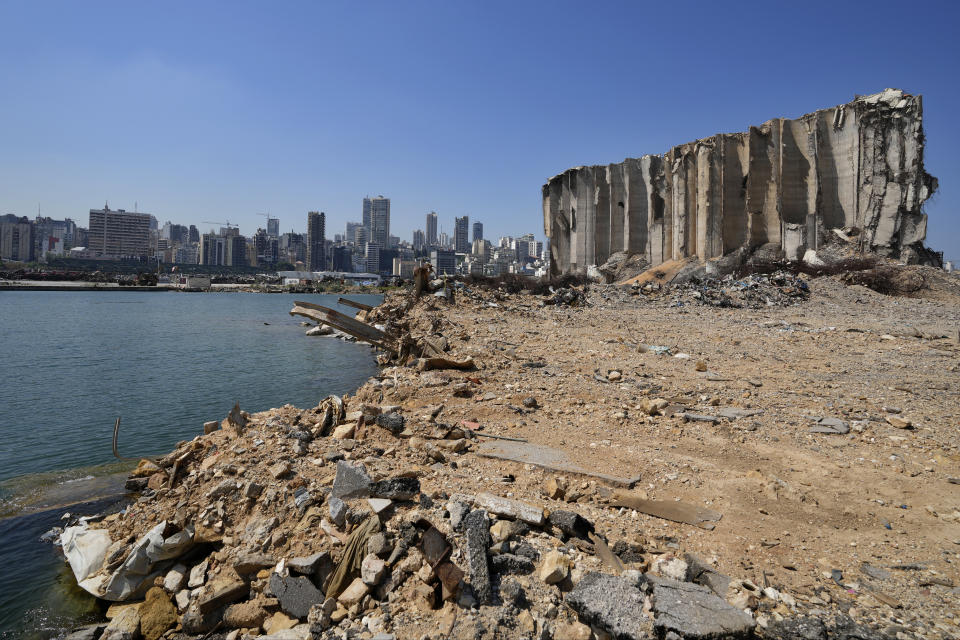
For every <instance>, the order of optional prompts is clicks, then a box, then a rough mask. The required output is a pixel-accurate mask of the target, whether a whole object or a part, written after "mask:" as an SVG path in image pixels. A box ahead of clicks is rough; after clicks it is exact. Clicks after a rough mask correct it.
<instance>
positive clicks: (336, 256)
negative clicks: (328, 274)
mask: <svg viewBox="0 0 960 640" xmlns="http://www.w3.org/2000/svg"><path fill="white" fill-rule="evenodd" d="M333 270H334V271H343V272H345V273H350V272H351V271H353V259H352V258H351V255H350V247H334V248H333Z"/></svg>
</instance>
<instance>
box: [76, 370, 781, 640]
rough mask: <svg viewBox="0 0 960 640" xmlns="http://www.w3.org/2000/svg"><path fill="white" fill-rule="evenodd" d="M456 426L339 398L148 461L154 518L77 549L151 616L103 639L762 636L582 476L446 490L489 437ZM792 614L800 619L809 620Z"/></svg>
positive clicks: (124, 524)
mask: <svg viewBox="0 0 960 640" xmlns="http://www.w3.org/2000/svg"><path fill="white" fill-rule="evenodd" d="M395 373H396V372H395ZM387 379H388V378H385V379H384V380H383V381H382V382H381V383H380V384H381V385H382V384H383V382H385V381H386V380H387ZM441 411H442V408H439V409H431V410H430V411H429V412H428V413H425V414H421V415H414V416H410V419H409V420H408V419H407V417H406V416H405V415H404V414H405V412H404V411H403V410H402V409H401V408H400V407H399V406H395V405H382V404H381V405H376V404H369V403H365V402H361V401H354V402H351V403H350V404H349V405H346V404H344V402H343V400H342V399H340V398H335V397H331V398H328V399H327V400H325V401H324V402H323V403H321V405H319V406H318V407H316V408H313V409H310V410H307V411H301V410H299V409H296V408H294V407H292V406H286V407H283V408H281V409H277V410H272V411H268V412H264V413H260V414H256V415H252V416H251V415H249V414H246V413H244V412H241V411H239V410H237V409H235V410H234V411H233V412H231V414H230V415H229V416H228V417H227V419H225V420H224V421H223V422H222V423H221V424H220V425H219V428H215V429H210V430H209V433H207V434H205V435H203V436H198V437H197V438H195V439H194V440H192V441H190V442H185V443H182V444H181V445H179V446H178V447H177V449H176V450H175V451H173V452H172V453H170V454H169V455H168V456H166V457H165V458H163V459H162V460H160V461H158V462H157V463H153V462H150V461H147V460H144V461H142V462H141V464H140V465H139V466H138V468H137V469H136V471H134V473H133V474H132V478H131V486H134V487H137V488H140V489H141V491H142V494H141V497H140V499H139V500H138V501H137V502H135V503H134V504H132V505H130V506H129V507H128V508H127V509H126V510H125V511H124V512H122V513H119V514H113V515H110V516H107V517H105V518H103V519H102V520H96V519H94V521H84V522H82V523H80V524H78V525H75V526H72V527H68V528H67V530H66V531H65V532H64V534H63V536H62V544H63V548H64V552H65V554H66V555H67V558H68V560H69V561H70V563H71V566H72V568H73V569H74V572H75V573H76V577H77V579H78V582H79V584H80V585H81V586H82V587H83V588H85V589H87V590H88V591H90V592H91V593H93V594H95V595H97V596H98V597H100V598H103V599H105V600H108V601H112V602H117V603H121V602H139V601H140V600H142V603H138V604H131V605H113V606H112V607H111V610H112V611H111V612H110V614H112V615H111V620H110V622H109V623H108V624H107V625H106V627H105V629H104V631H103V635H102V636H101V638H103V639H104V640H111V639H115V638H132V637H139V635H142V637H144V638H147V640H155V639H156V638H160V637H163V636H164V634H166V633H167V632H168V631H169V630H175V631H177V632H179V634H180V636H190V635H194V636H199V635H203V634H207V633H209V632H211V631H214V630H223V631H225V632H226V633H228V634H229V635H232V636H233V637H249V636H254V635H258V636H260V637H264V638H335V637H354V636H353V635H350V634H351V632H353V633H365V634H366V636H364V637H377V638H387V637H420V636H421V635H422V633H421V632H422V631H429V630H440V631H441V632H442V633H444V634H449V633H450V632H452V631H453V628H454V627H456V626H457V625H460V626H461V627H463V628H464V629H469V630H470V631H469V633H467V635H469V636H470V637H473V636H474V635H476V634H480V635H485V634H491V637H494V636H496V637H537V638H549V637H557V638H564V637H585V638H589V637H591V633H593V632H592V631H591V630H590V627H589V626H587V625H588V624H589V625H592V626H593V627H594V628H595V629H596V633H599V634H600V635H601V636H602V635H603V634H604V633H609V634H613V636H614V637H617V638H641V637H647V636H648V635H649V634H651V633H653V632H654V630H658V631H660V632H670V631H672V632H674V633H680V634H684V635H682V637H691V638H694V637H704V638H705V637H716V636H717V634H723V635H726V636H728V637H746V636H747V635H749V633H750V631H751V630H752V629H753V628H754V626H755V624H756V623H755V621H754V618H753V616H752V615H751V614H749V613H746V612H744V610H743V608H744V606H745V603H747V601H746V600H743V598H742V596H741V594H743V593H747V594H750V595H749V596H748V598H753V599H754V600H755V601H756V600H757V598H758V597H763V594H762V592H761V590H760V588H759V587H757V586H756V585H753V584H751V583H749V581H746V582H743V581H732V580H730V579H729V578H727V577H725V576H721V575H720V574H718V573H716V572H715V571H713V570H712V569H711V568H710V567H709V566H708V565H704V564H703V563H702V562H701V561H700V560H699V559H698V558H696V557H694V556H690V555H687V556H682V555H680V554H668V555H657V556H656V558H657V560H656V561H655V562H653V563H651V560H650V558H651V556H650V555H649V552H648V550H646V549H645V547H644V545H643V544H637V543H636V542H629V541H625V540H618V541H615V542H608V541H606V540H605V539H604V537H603V536H602V535H601V534H598V533H596V527H595V525H594V523H593V522H591V520H589V519H587V518H585V517H583V516H582V515H581V514H580V513H579V512H578V511H577V510H575V508H571V506H570V504H569V503H568V502H567V500H569V499H575V498H576V496H577V493H576V491H575V490H574V488H573V487H574V483H571V482H570V481H568V480H567V479H565V478H563V477H551V478H550V481H549V482H548V483H547V485H545V487H544V488H543V492H544V496H542V498H541V499H540V500H537V501H535V502H534V501H521V500H515V499H511V498H507V497H503V496H500V495H497V494H491V493H486V492H476V493H472V494H467V493H459V492H452V491H451V490H450V488H446V489H445V488H443V487H445V486H448V482H449V481H450V480H452V478H450V477H448V476H449V475H451V474H454V473H455V471H456V470H457V469H458V468H459V465H458V463H457V460H460V459H463V456H465V455H466V454H467V453H469V452H470V450H471V449H472V448H473V447H475V446H476V444H477V441H478V439H479V436H478V435H477V433H475V432H473V431H472V430H471V429H470V428H469V427H463V426H461V427H455V426H451V425H448V424H445V423H443V422H442V421H441V420H438V419H437V415H439V414H440V412H441ZM421 477H426V478H430V480H429V485H430V488H427V487H423V486H421V482H420V479H419V478H421ZM144 480H145V482H144ZM546 494H550V495H552V496H553V498H554V499H553V500H549V499H546V498H549V496H548V495H546ZM611 546H612V551H611V550H610V548H611ZM604 553H605V554H607V556H609V557H608V558H607V559H606V561H605V560H604V559H603V557H604ZM610 557H615V559H614V560H612V561H611V560H610V559H609V558H610ZM605 562H606V564H605ZM645 571H646V572H647V573H645ZM611 572H616V573H621V572H622V576H621V577H615V576H614V575H612V573H611ZM677 593H682V594H693V597H692V598H687V597H686V596H685V597H684V598H682V599H681V601H678V600H677V597H676V595H675V594H677ZM772 597H773V599H774V600H773V601H774V602H778V605H777V606H778V607H779V609H780V610H782V611H783V613H784V614H787V615H789V613H790V608H789V607H788V606H787V605H785V604H783V603H784V602H790V601H789V600H784V599H783V598H782V597H780V599H779V600H778V599H777V598H778V597H779V596H777V595H773V596H772ZM144 598H145V599H144ZM725 598H739V599H740V600H743V601H742V602H738V604H739V605H740V606H737V607H735V606H733V605H732V604H730V603H728V602H727V600H726V599H725ZM643 609H645V610H646V611H648V612H649V615H638V612H639V611H641V610H643ZM574 612H575V613H576V614H578V615H579V619H578V617H577V615H574ZM110 614H108V615H110ZM458 616H464V618H465V619H461V620H458V619H457V617H458ZM581 620H582V622H581ZM135 629H139V631H132V630H135ZM230 630H235V631H232V632H231V631H230ZM460 633H462V630H461V631H460V632H458V634H457V636H456V637H459V635H460ZM261 634H262V635H261ZM345 634H346V635H345ZM377 634H379V635H377Z"/></svg>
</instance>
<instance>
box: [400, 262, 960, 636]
mask: <svg viewBox="0 0 960 640" xmlns="http://www.w3.org/2000/svg"><path fill="white" fill-rule="evenodd" d="M810 287H811V291H812V295H811V297H810V298H809V300H808V301H806V302H804V303H801V304H798V305H795V306H788V307H773V308H768V309H763V310H749V309H716V308H711V307H704V306H693V305H685V306H682V307H671V306H670V302H671V297H670V296H662V297H658V298H656V299H654V300H650V299H647V298H646V297H644V296H639V295H631V294H630V292H629V289H624V288H616V287H594V288H593V289H592V290H591V292H590V294H589V300H590V303H591V305H590V306H587V307H580V308H570V307H562V306H561V307H553V306H548V307H540V306H539V300H538V298H536V297H532V296H520V295H516V296H502V297H501V299H499V300H496V301H494V302H493V303H494V304H496V305H497V307H492V306H489V304H490V302H491V301H493V298H491V297H490V296H487V295H484V296H482V298H483V299H484V300H483V301H479V300H478V301H474V300H469V299H468V297H466V296H464V297H461V299H460V302H459V303H457V304H455V305H453V306H450V307H443V317H444V318H445V319H446V320H447V321H449V323H450V325H451V326H449V327H443V328H442V329H441V332H442V333H443V334H444V335H446V336H448V337H449V338H451V342H452V343H453V349H452V351H453V352H455V353H456V354H458V355H461V356H463V355H472V356H473V357H474V358H476V359H477V360H478V361H479V362H481V363H482V364H481V367H482V368H481V371H480V373H479V374H467V375H469V376H471V377H472V376H473V375H477V377H479V379H480V383H481V384H480V385H478V390H477V392H476V394H475V395H474V397H473V398H469V399H461V398H455V397H450V393H449V389H448V388H447V387H437V390H436V391H435V392H433V393H431V390H430V389H422V390H420V391H418V392H416V394H415V395H413V397H411V398H410V399H408V400H407V403H406V405H405V406H407V407H409V408H410V409H412V408H413V407H414V406H422V405H423V404H430V403H432V402H437V403H440V402H443V403H444V404H445V407H446V408H445V410H444V413H443V414H442V418H443V419H444V420H445V421H447V422H452V421H454V420H455V419H456V418H462V419H468V420H471V421H476V422H479V423H480V424H482V425H484V426H485V428H486V430H487V431H488V432H490V433H496V434H500V435H506V436H511V437H518V438H523V439H527V440H529V441H531V442H535V443H539V444H544V445H549V446H551V447H555V448H558V449H560V450H562V451H564V452H566V453H567V454H568V455H569V457H570V458H571V459H572V460H573V461H574V462H575V463H577V464H580V465H581V466H583V467H586V468H588V469H596V470H598V471H601V472H603V473H607V474H613V475H618V476H623V477H633V476H637V475H639V476H640V477H641V481H640V483H639V484H638V485H637V488H638V489H641V490H643V491H645V492H646V494H647V495H648V496H649V497H650V498H653V499H665V500H671V499H676V500H681V501H684V502H689V503H694V504H702V505H706V506H709V507H710V508H712V509H715V510H718V511H720V512H721V513H722V514H723V519H722V520H721V522H720V523H719V524H718V526H717V527H716V529H715V530H713V531H705V530H702V529H698V528H696V527H692V526H689V525H681V524H673V523H669V522H666V521H663V520H660V519H657V518H653V517H650V516H645V515H642V514H626V515H629V516H630V517H624V516H623V515H621V516H619V517H612V514H616V513H617V511H615V510H611V509H607V510H606V513H605V515H606V518H604V517H600V518H598V521H597V524H598V527H599V528H600V529H601V530H602V531H603V532H604V533H605V534H606V535H607V537H608V538H609V539H611V540H615V539H627V540H636V541H639V542H643V543H646V544H647V545H648V546H652V547H654V548H656V547H658V546H659V547H661V548H675V547H677V546H679V547H680V548H681V549H682V550H684V551H692V552H695V553H697V554H698V555H700V556H701V557H702V558H705V559H708V560H711V561H714V562H715V563H716V566H717V567H718V568H719V569H720V570H721V571H722V572H724V573H726V574H728V575H730V576H734V577H736V578H740V579H744V578H746V579H749V580H752V581H753V582H754V583H755V584H757V585H760V586H761V587H762V586H765V585H771V586H774V587H775V588H777V589H780V590H783V591H786V592H789V593H791V594H793V595H794V596H795V597H796V599H797V600H798V601H799V602H800V603H801V605H806V606H807V607H808V608H810V609H814V610H815V609H817V608H820V607H827V608H830V609H833V608H835V607H836V608H838V609H840V610H842V611H847V612H849V613H851V615H852V616H853V617H854V618H855V619H860V620H863V621H873V622H875V623H879V624H880V625H881V626H882V625H883V624H899V623H902V622H911V621H912V622H915V623H918V624H919V625H920V626H921V627H922V628H926V629H929V630H931V631H932V629H931V628H932V627H934V626H935V625H942V627H941V629H942V630H946V629H950V630H952V632H953V633H956V632H957V627H956V626H955V625H956V624H957V617H956V616H957V615H960V614H958V611H960V589H957V587H956V585H957V584H960V574H958V564H960V511H958V508H960V485H958V484H953V483H951V482H950V479H951V478H954V479H956V478H958V476H960V450H958V447H960V437H958V436H960V366H958V355H960V347H958V342H957V329H958V327H960V306H958V304H957V302H958V300H960V297H957V295H956V289H955V288H952V287H949V286H947V287H940V288H938V289H937V290H936V291H934V292H927V294H926V295H927V297H926V298H914V299H912V298H893V297H887V296H883V295H880V294H878V293H874V292H873V291H870V290H869V289H865V288H863V287H859V286H854V287H847V286H844V285H843V284H841V283H839V282H838V281H837V280H836V279H835V278H821V279H816V280H813V281H812V282H811V283H810ZM931 298H933V299H931ZM918 334H919V335H920V336H924V335H925V336H927V337H928V338H936V337H939V336H947V337H946V338H938V339H926V338H924V337H917V335H918ZM458 337H459V338H460V339H459V340H458V339H457V338H458ZM641 345H663V346H669V347H671V353H672V354H674V355H655V354H654V353H653V352H650V351H647V352H646V353H643V352H642V351H644V349H643V348H642V347H641ZM677 354H687V355H689V356H690V357H689V358H683V357H675V356H676V355H677ZM531 361H534V362H545V363H546V366H545V367H543V368H526V367H524V366H522V365H523V363H525V362H531ZM698 362H699V363H702V364H700V366H699V367H698V366H697V365H698ZM703 364H705V365H706V369H707V371H697V369H698V368H701V369H702V368H704V367H703ZM612 370H615V371H619V372H620V373H621V376H622V378H621V379H620V380H619V381H617V382H602V381H600V380H598V379H597V377H598V374H599V377H601V378H606V377H607V376H608V373H609V372H610V371H612ZM388 373H389V372H388ZM455 377H467V376H455ZM614 377H615V376H614ZM398 389H400V391H399V392H393V393H390V392H388V393H387V394H386V395H385V396H384V402H388V401H391V396H393V395H400V396H403V395H404V394H405V392H403V391H402V389H403V386H402V385H400V387H398ZM527 396H533V397H535V398H536V399H537V400H538V402H539V404H540V406H541V408H540V409H538V410H536V411H533V412H528V413H525V414H523V415H520V414H517V413H516V409H517V408H518V407H520V406H521V403H522V400H523V398H525V397H527ZM485 398H487V399H485ZM650 398H665V399H668V400H670V401H671V402H675V403H678V404H682V405H685V406H687V407H688V408H690V409H692V410H693V411H695V412H697V413H701V414H708V415H713V414H716V412H717V411H718V409H720V408H723V407H742V408H755V409H761V410H762V411H763V413H762V414H760V415H757V416H754V417H749V418H741V419H739V420H736V421H727V420H724V421H721V422H720V423H718V424H709V423H702V422H685V421H684V420H683V419H681V418H677V417H665V416H647V415H645V413H644V412H643V411H642V409H641V407H640V405H641V403H642V401H643V400H645V399H650ZM813 417H836V418H840V419H842V420H844V421H845V422H847V423H848V425H850V426H851V427H852V429H851V431H850V432H849V433H848V434H846V435H832V434H822V433H810V432H809V429H810V427H811V426H813V420H812V418H813ZM888 417H889V418H891V419H895V418H901V419H905V420H908V421H909V422H910V423H911V425H912V426H911V428H908V429H903V428H897V427H895V426H893V425H891V424H889V423H888V421H887V418H888ZM894 421H895V420H894ZM465 459H469V462H462V463H461V466H462V467H463V468H464V469H467V470H468V471H467V473H466V474H464V475H468V474H469V475H472V476H474V477H476V476H480V477H482V478H484V479H489V480H491V481H493V482H494V483H497V482H498V478H499V477H500V476H503V475H505V474H513V475H514V476H515V477H516V478H517V480H516V482H513V483H509V484H503V483H500V484H501V486H500V487H496V489H499V491H500V492H501V493H504V492H510V494H512V495H514V496H517V497H522V498H527V499H529V500H537V499H539V500H540V501H541V502H542V501H543V497H542V496H541V495H539V494H540V488H541V484H542V480H543V479H544V478H546V477H548V476H549V475H551V474H549V473H548V472H544V471H542V470H540V469H535V468H530V467H525V466H523V465H519V464H511V463H503V462H499V461H492V460H487V459H483V458H480V457H475V456H472V455H468V456H466V457H465ZM438 479H439V480H441V482H439V483H438V484H440V485H444V486H443V487H442V488H443V489H446V490H447V491H449V490H450V487H449V479H448V478H447V477H446V474H444V475H442V476H441V477H440V478H438ZM465 484H471V483H470V482H469V481H467V480H466V478H465ZM438 488H441V487H438ZM584 493H585V495H584V496H583V497H582V498H580V501H581V502H582V503H586V504H602V500H598V499H597V498H596V497H595V495H594V494H593V493H592V492H591V490H590V489H589V488H588V487H586V486H585V487H584ZM598 515H601V514H598ZM665 543H666V544H665ZM670 543H674V544H672V545H671V544H670ZM864 563H867V564H869V565H871V566H873V567H881V568H886V570H887V571H888V572H889V577H888V578H887V579H885V580H877V579H874V578H871V577H869V576H867V575H866V574H864V573H863V572H861V570H860V567H861V565H863V564H864ZM897 567H901V568H897ZM834 569H839V570H840V571H842V573H843V577H842V578H841V582H842V583H843V584H844V585H845V586H846V587H847V588H841V587H840V586H838V585H837V584H836V583H835V582H834V581H833V580H832V578H831V575H832V574H831V572H832V570H834ZM876 592H880V595H879V596H877V594H876ZM884 602H886V603H887V604H885V603H884ZM827 605H829V606H827ZM890 605H894V606H890Z"/></svg>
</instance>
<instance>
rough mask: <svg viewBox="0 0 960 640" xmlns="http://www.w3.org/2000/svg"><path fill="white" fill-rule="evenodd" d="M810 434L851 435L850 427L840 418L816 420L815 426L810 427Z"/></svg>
mask: <svg viewBox="0 0 960 640" xmlns="http://www.w3.org/2000/svg"><path fill="white" fill-rule="evenodd" d="M809 431H810V433H830V434H840V435H843V434H845V433H850V425H848V424H847V423H846V422H844V421H843V420H841V419H840V418H816V419H815V420H814V426H812V427H810V429H809Z"/></svg>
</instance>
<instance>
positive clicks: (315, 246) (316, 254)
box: [307, 211, 327, 271]
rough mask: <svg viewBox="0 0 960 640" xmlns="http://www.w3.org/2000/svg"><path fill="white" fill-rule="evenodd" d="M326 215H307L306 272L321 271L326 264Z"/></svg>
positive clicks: (316, 212) (313, 212)
mask: <svg viewBox="0 0 960 640" xmlns="http://www.w3.org/2000/svg"><path fill="white" fill-rule="evenodd" d="M326 226H327V214H325V213H324V212H322V211H311V212H309V213H308V214H307V270H308V271H323V268H324V265H325V264H326V263H327V260H326V256H325V255H324V249H326V246H325V240H326V237H325V234H326Z"/></svg>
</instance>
